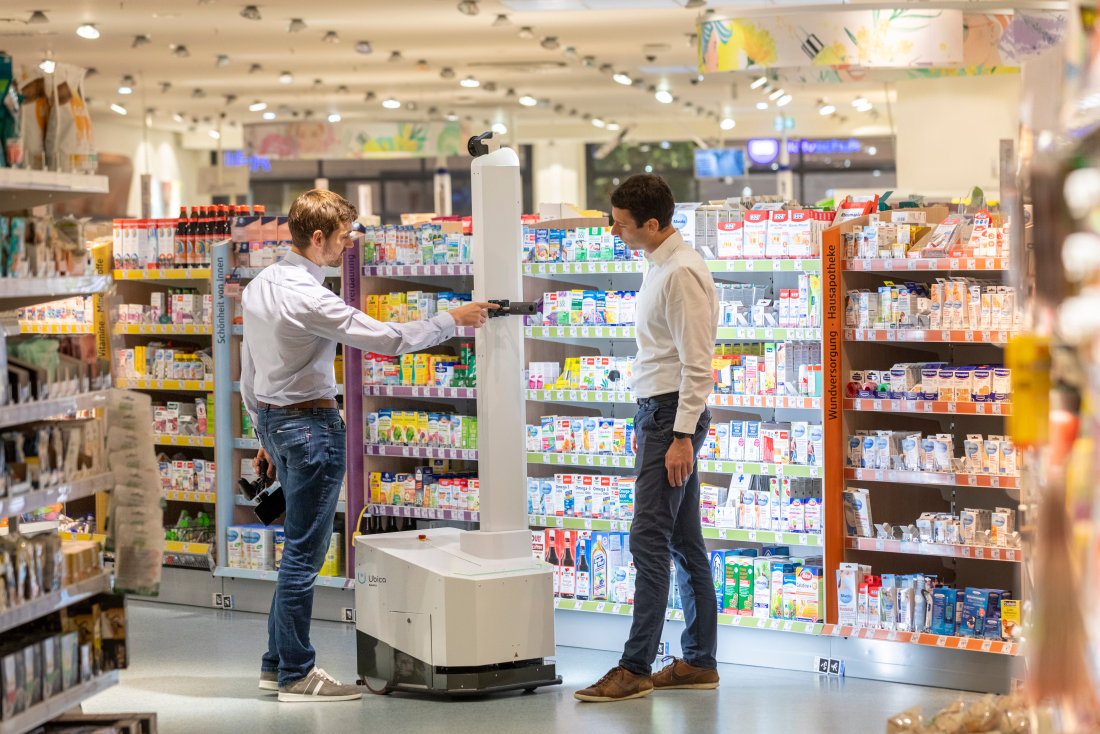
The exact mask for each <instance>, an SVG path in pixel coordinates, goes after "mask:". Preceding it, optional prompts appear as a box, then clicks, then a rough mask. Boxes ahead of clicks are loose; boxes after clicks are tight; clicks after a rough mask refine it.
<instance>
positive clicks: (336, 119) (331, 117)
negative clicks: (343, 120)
mask: <svg viewBox="0 0 1100 734" xmlns="http://www.w3.org/2000/svg"><path fill="white" fill-rule="evenodd" d="M328 121H329V122H340V115H339V114H337V113H335V112H333V113H332V114H331V115H329V116H328Z"/></svg>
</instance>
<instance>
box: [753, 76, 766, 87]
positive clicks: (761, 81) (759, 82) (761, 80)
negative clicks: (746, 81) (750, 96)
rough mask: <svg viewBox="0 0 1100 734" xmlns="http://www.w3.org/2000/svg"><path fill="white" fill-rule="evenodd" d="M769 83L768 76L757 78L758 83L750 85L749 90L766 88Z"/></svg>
mask: <svg viewBox="0 0 1100 734" xmlns="http://www.w3.org/2000/svg"><path fill="white" fill-rule="evenodd" d="M767 83H768V77H766V76H762V77H757V79H756V81H754V82H753V83H752V84H750V85H749V89H759V88H760V87H762V86H764V85H765V84H767Z"/></svg>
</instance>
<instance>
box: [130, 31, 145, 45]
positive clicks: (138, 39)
mask: <svg viewBox="0 0 1100 734" xmlns="http://www.w3.org/2000/svg"><path fill="white" fill-rule="evenodd" d="M148 43H149V36H147V35H145V34H144V33H142V34H141V35H138V36H134V42H133V43H132V44H130V48H137V47H138V46H145V45H146V44H148Z"/></svg>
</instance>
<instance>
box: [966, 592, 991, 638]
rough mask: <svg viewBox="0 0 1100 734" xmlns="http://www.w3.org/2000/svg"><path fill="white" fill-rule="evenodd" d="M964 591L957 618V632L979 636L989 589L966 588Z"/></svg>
mask: <svg viewBox="0 0 1100 734" xmlns="http://www.w3.org/2000/svg"><path fill="white" fill-rule="evenodd" d="M964 593H965V596H964V600H963V612H962V616H961V617H960V618H959V634H960V635H962V636H963V637H980V636H981V635H982V632H983V630H984V629H985V618H986V616H987V615H988V610H989V595H990V591H989V589H973V588H968V589H966V591H965V592H964Z"/></svg>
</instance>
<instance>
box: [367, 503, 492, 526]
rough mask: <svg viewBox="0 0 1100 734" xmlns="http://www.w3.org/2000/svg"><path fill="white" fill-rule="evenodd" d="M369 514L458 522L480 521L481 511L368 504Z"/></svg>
mask: <svg viewBox="0 0 1100 734" xmlns="http://www.w3.org/2000/svg"><path fill="white" fill-rule="evenodd" d="M368 507H369V508H370V514H372V515H378V516H380V517H411V518H415V519H417V520H458V521H459V522H481V513H480V512H477V511H476V510H474V511H471V510H441V509H439V508H437V507H409V506H406V505H383V504H373V505H368Z"/></svg>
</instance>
